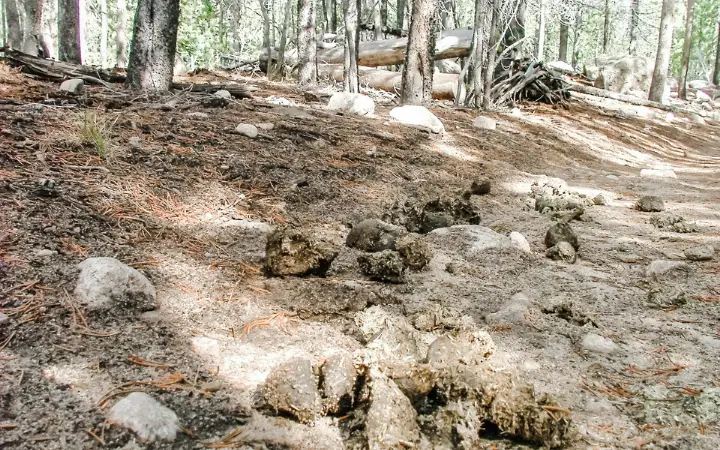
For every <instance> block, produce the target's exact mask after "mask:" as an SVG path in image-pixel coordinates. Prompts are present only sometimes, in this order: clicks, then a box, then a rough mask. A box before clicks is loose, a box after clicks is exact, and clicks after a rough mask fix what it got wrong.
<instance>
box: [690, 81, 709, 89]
mask: <svg viewBox="0 0 720 450" xmlns="http://www.w3.org/2000/svg"><path fill="white" fill-rule="evenodd" d="M687 85H688V87H689V88H690V89H705V88H706V87H708V86H710V83H708V82H707V81H705V80H692V81H689V82H688V84H687Z"/></svg>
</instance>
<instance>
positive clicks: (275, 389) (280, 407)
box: [261, 358, 322, 423]
mask: <svg viewBox="0 0 720 450" xmlns="http://www.w3.org/2000/svg"><path fill="white" fill-rule="evenodd" d="M261 397H262V402H263V405H264V406H266V407H268V408H269V409H271V410H272V411H274V412H276V413H282V414H287V415H290V416H292V417H294V418H295V419H297V420H298V421H299V422H301V423H309V422H312V421H313V420H315V418H316V417H317V416H318V414H319V413H320V411H321V409H322V408H321V402H320V395H319V394H318V391H317V380H316V379H315V375H313V369H312V363H311V362H310V360H309V359H306V358H294V359H291V360H289V361H286V362H284V363H282V364H280V365H279V366H277V367H275V368H274V369H273V370H272V371H271V372H270V375H268V377H267V379H266V380H265V384H264V385H263V387H262V390H261Z"/></svg>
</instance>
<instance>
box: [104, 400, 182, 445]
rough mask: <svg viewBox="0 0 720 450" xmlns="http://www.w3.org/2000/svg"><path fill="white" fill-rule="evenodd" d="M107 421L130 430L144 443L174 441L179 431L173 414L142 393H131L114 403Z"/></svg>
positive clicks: (175, 416)
mask: <svg viewBox="0 0 720 450" xmlns="http://www.w3.org/2000/svg"><path fill="white" fill-rule="evenodd" d="M108 421H109V422H110V423H114V424H116V425H119V426H121V427H124V428H128V429H130V430H132V431H133V432H134V433H135V434H137V436H138V437H139V438H140V440H142V441H145V442H153V441H157V440H161V441H174V440H175V436H176V435H177V433H178V431H180V421H179V420H178V417H177V415H176V414H175V412H174V411H173V410H171V409H170V408H168V407H166V406H164V405H162V404H161V403H160V402H158V401H157V400H155V399H154V398H152V397H151V396H149V395H148V394H145V393H144V392H133V393H131V394H130V395H128V396H127V397H125V398H123V399H122V400H120V401H119V402H117V403H115V405H114V406H113V407H112V408H111V409H110V412H109V414H108Z"/></svg>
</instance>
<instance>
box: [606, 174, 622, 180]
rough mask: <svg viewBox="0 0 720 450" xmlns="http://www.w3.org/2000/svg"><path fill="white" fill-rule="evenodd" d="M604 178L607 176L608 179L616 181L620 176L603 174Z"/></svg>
mask: <svg viewBox="0 0 720 450" xmlns="http://www.w3.org/2000/svg"><path fill="white" fill-rule="evenodd" d="M605 178H607V179H608V180H613V181H617V180H619V179H620V177H618V176H617V175H612V174H611V175H605Z"/></svg>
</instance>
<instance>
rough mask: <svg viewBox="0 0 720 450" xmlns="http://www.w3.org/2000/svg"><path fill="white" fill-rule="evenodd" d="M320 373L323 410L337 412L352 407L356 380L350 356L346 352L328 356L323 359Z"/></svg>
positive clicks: (331, 412)
mask: <svg viewBox="0 0 720 450" xmlns="http://www.w3.org/2000/svg"><path fill="white" fill-rule="evenodd" d="M320 373H321V374H322V380H323V381H322V383H321V386H322V396H323V404H324V407H325V411H326V412H327V413H330V414H339V413H342V412H345V411H348V410H349V409H350V408H352V406H353V401H354V396H355V382H356V381H357V372H356V371H355V365H354V364H353V361H352V356H350V355H349V354H347V353H338V354H336V355H333V356H330V357H329V358H327V359H326V360H325V364H323V366H322V368H321V369H320Z"/></svg>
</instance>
